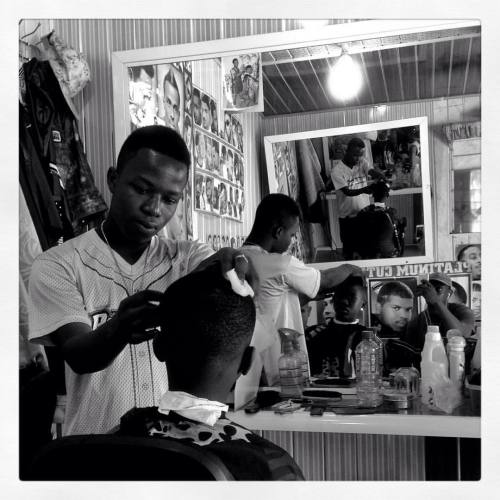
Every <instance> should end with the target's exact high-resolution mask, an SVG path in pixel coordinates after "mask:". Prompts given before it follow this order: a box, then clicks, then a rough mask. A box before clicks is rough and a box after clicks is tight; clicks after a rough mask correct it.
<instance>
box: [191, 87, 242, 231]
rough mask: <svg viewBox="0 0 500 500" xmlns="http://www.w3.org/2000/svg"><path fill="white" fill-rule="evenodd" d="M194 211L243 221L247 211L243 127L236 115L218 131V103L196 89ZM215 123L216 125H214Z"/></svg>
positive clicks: (194, 90) (194, 108)
mask: <svg viewBox="0 0 500 500" xmlns="http://www.w3.org/2000/svg"><path fill="white" fill-rule="evenodd" d="M192 101H193V120H194V128H193V132H194V166H195V169H194V170H195V178H194V208H195V209H196V210H199V211H201V212H205V213H209V214H211V215H217V216H220V217H224V218H228V219H232V220H236V221H239V222H242V221H243V210H244V208H245V196H244V184H245V179H244V167H243V161H244V158H243V128H242V126H241V122H240V121H239V120H238V119H237V117H235V116H231V115H229V114H227V116H226V115H225V116H224V128H223V130H222V131H220V132H219V130H218V126H217V121H216V118H215V120H214V117H217V116H218V108H217V101H216V100H215V99H214V98H212V97H211V96H209V95H208V94H206V93H204V92H202V91H201V90H200V89H198V88H196V87H194V88H193V93H192ZM214 123H215V126H214Z"/></svg>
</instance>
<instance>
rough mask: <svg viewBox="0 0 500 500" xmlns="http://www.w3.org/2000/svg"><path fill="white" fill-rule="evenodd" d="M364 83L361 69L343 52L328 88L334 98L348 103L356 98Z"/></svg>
mask: <svg viewBox="0 0 500 500" xmlns="http://www.w3.org/2000/svg"><path fill="white" fill-rule="evenodd" d="M362 83H363V78H362V75H361V68H360V67H359V65H358V64H357V63H356V62H355V61H354V60H353V58H352V57H351V56H350V55H349V54H347V53H346V52H345V51H342V55H341V56H340V57H339V59H338V60H337V61H336V62H335V64H334V65H333V67H332V69H331V70H330V75H329V77H328V88H329V89H330V92H331V94H332V95H333V97H336V98H337V99H342V100H343V101H347V100H349V99H351V98H352V97H354V96H355V95H356V94H357V93H358V92H359V90H360V89H361V85H362Z"/></svg>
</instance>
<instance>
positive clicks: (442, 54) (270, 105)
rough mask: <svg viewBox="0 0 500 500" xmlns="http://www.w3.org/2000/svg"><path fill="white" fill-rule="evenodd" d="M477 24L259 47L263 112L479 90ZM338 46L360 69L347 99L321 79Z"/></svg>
mask: <svg viewBox="0 0 500 500" xmlns="http://www.w3.org/2000/svg"><path fill="white" fill-rule="evenodd" d="M480 30H481V28H480V26H473V27H468V28H462V29H452V30H441V31H433V32H426V33H413V34H406V35H398V36H390V37H385V38H373V39H368V40H362V41H352V42H347V43H342V45H341V46H340V45H339V44H331V45H319V46H314V47H300V48H293V49H289V50H278V51H272V52H264V53H263V54H262V66H263V80H264V115H266V116H272V115H280V114H288V113H301V112H312V111H325V110H338V109H342V108H346V107H352V106H367V105H377V104H384V103H389V102H398V101H411V100H416V99H431V98H439V97H452V96H461V95H465V94H476V93H480V92H481V31H480ZM342 49H344V50H346V51H347V52H348V53H349V54H351V55H352V57H353V59H354V60H355V61H357V62H358V64H359V65H360V67H361V69H362V74H363V86H362V89H361V91H360V93H359V95H358V96H357V97H355V98H353V99H352V100H350V101H341V100H338V99H335V98H333V97H332V96H331V95H330V94H329V92H328V89H327V85H326V82H327V77H328V74H329V69H330V67H331V66H332V65H333V64H334V62H335V61H336V59H337V57H338V56H339V55H340V54H341V51H342Z"/></svg>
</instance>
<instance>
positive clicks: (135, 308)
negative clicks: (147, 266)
mask: <svg viewBox="0 0 500 500" xmlns="http://www.w3.org/2000/svg"><path fill="white" fill-rule="evenodd" d="M162 296H163V293H161V292H157V291H154V290H143V291H142V292H138V293H136V294H134V295H131V296H130V297H127V298H126V299H123V300H122V301H121V302H120V306H119V307H118V311H117V312H116V314H115V316H114V317H113V320H114V321H116V323H117V325H118V329H119V331H120V332H123V335H125V336H126V338H127V341H128V342H129V343H130V344H140V343H141V342H145V341H147V340H151V339H152V338H153V337H154V336H155V333H156V330H154V328H156V327H158V326H159V323H160V321H159V309H158V302H159V301H160V299H161V297H162Z"/></svg>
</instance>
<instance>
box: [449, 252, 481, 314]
mask: <svg viewBox="0 0 500 500" xmlns="http://www.w3.org/2000/svg"><path fill="white" fill-rule="evenodd" d="M455 257H456V260H458V261H460V262H464V263H465V265H466V268H467V271H468V272H469V273H470V274H471V278H472V311H473V312H474V318H475V319H476V321H480V320H481V243H468V244H465V245H457V247H456V248H455Z"/></svg>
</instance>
